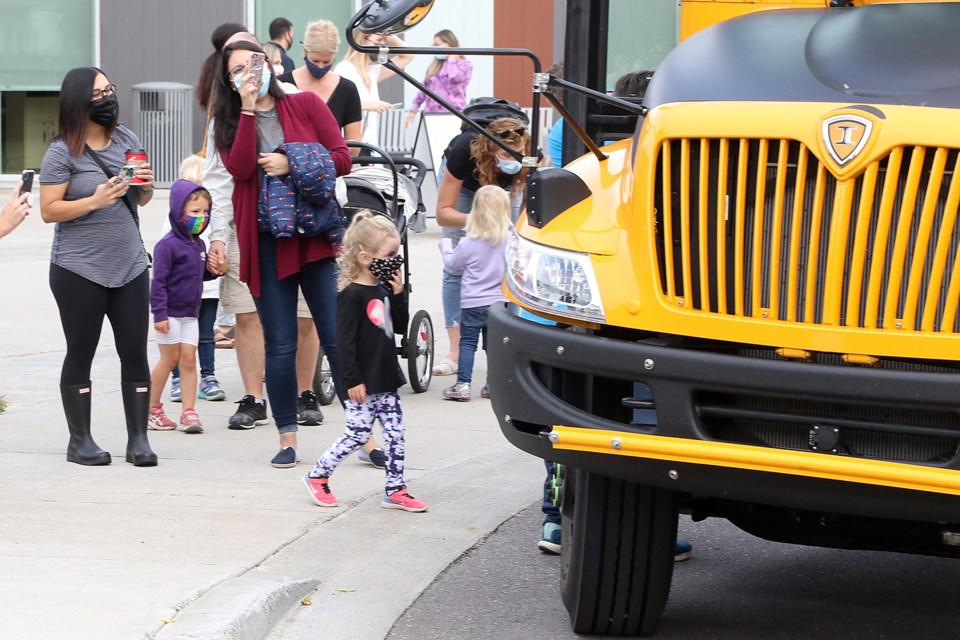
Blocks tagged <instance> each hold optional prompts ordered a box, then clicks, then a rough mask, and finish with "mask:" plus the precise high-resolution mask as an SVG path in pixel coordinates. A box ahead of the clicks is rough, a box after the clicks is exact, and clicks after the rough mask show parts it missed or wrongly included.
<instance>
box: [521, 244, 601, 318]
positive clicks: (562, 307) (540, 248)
mask: <svg viewBox="0 0 960 640" xmlns="http://www.w3.org/2000/svg"><path fill="white" fill-rule="evenodd" d="M505 278H506V281H507V289H508V290H509V291H510V293H512V294H513V295H514V296H516V298H517V300H519V301H521V302H523V303H524V304H526V305H528V306H530V307H531V309H534V310H540V311H545V312H547V313H551V314H553V315H558V316H566V317H570V318H579V319H582V320H589V321H592V322H604V320H605V316H604V312H603V302H602V301H601V300H600V289H599V287H598V286H597V277H596V275H595V274H594V272H593V264H592V263H591V262H590V256H589V254H586V253H578V252H575V251H566V250H563V249H556V248H553V247H548V246H546V245H542V244H537V243H535V242H531V241H529V240H527V239H525V238H522V237H520V236H519V235H517V233H516V232H514V233H513V235H512V236H511V237H510V240H509V241H508V243H507V269H506V274H505Z"/></svg>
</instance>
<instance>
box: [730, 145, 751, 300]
mask: <svg viewBox="0 0 960 640" xmlns="http://www.w3.org/2000/svg"><path fill="white" fill-rule="evenodd" d="M749 152H750V145H749V143H748V142H747V140H741V141H740V162H739V164H738V166H737V208H736V211H735V213H734V220H735V222H736V227H737V231H736V240H735V241H734V254H733V263H734V264H733V268H734V276H733V300H734V308H735V311H734V313H736V315H738V316H742V315H743V236H744V233H743V227H744V220H745V219H746V217H747V214H746V211H747V160H748V155H749Z"/></svg>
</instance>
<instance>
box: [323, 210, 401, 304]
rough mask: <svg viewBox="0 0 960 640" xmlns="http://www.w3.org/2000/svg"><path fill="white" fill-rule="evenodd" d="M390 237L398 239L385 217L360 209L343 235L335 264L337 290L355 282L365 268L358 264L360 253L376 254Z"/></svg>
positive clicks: (394, 228)
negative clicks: (337, 266)
mask: <svg viewBox="0 0 960 640" xmlns="http://www.w3.org/2000/svg"><path fill="white" fill-rule="evenodd" d="M391 237H397V238H398V237H400V234H398V233H397V227H396V225H394V224H393V222H392V221H391V220H390V219H389V218H387V217H386V216H382V215H379V214H376V213H373V212H372V211H370V210H369V209H361V210H360V211H358V212H357V213H355V214H354V215H353V220H351V221H350V226H349V227H347V231H346V233H344V234H343V245H342V246H341V248H340V257H338V258H337V264H338V265H339V266H340V273H339V274H337V290H338V291H343V290H344V289H346V288H347V285H349V284H350V283H351V282H355V281H356V280H357V278H359V277H360V274H361V273H363V270H364V269H366V267H365V266H364V265H362V264H360V252H361V251H366V252H367V253H376V252H377V250H378V249H379V248H380V245H382V244H383V241H384V240H386V239H387V238H391Z"/></svg>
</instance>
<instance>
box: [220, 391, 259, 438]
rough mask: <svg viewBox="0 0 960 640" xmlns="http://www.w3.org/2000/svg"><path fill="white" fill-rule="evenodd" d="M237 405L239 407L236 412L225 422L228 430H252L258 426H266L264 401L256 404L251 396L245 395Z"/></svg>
mask: <svg viewBox="0 0 960 640" xmlns="http://www.w3.org/2000/svg"><path fill="white" fill-rule="evenodd" d="M237 404H238V405H240V406H239V407H238V408H237V412H236V413H235V414H233V415H232V416H230V419H229V420H228V421H227V428H228V429H233V430H235V431H236V430H243V429H253V428H254V427H255V426H257V425H258V424H267V401H266V399H263V400H261V401H259V402H257V401H256V400H254V398H253V396H251V395H246V396H243V398H241V399H240V401H239V402H237Z"/></svg>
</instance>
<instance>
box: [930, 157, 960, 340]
mask: <svg viewBox="0 0 960 640" xmlns="http://www.w3.org/2000/svg"><path fill="white" fill-rule="evenodd" d="M953 175H954V176H960V154H958V155H957V161H956V162H955V163H954V165H953ZM958 206H960V180H951V181H950V192H949V193H948V194H947V202H946V205H945V206H944V215H943V222H942V224H941V227H940V228H941V229H952V228H953V227H954V225H955V224H956V221H957V207H958ZM949 252H950V234H949V233H944V232H941V233H940V238H939V239H938V241H937V248H936V253H934V256H933V266H932V268H931V270H930V291H931V294H932V292H934V291H940V288H941V287H942V286H943V280H944V268H945V267H946V265H947V257H948V255H949ZM953 275H954V277H953V280H958V278H957V275H958V274H957V267H956V266H955V267H954V269H953ZM953 284H954V283H952V282H951V285H950V287H949V289H948V295H947V309H946V312H945V314H944V325H946V326H948V327H952V326H953V322H954V320H955V318H956V309H957V294H956V291H953ZM957 286H958V287H960V282H958V283H957ZM951 292H952V295H951ZM937 301H938V297H937V296H935V295H928V296H927V301H926V304H924V307H923V320H922V322H921V326H920V329H921V330H922V331H930V332H932V331H933V325H934V322H935V320H936V314H937Z"/></svg>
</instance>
